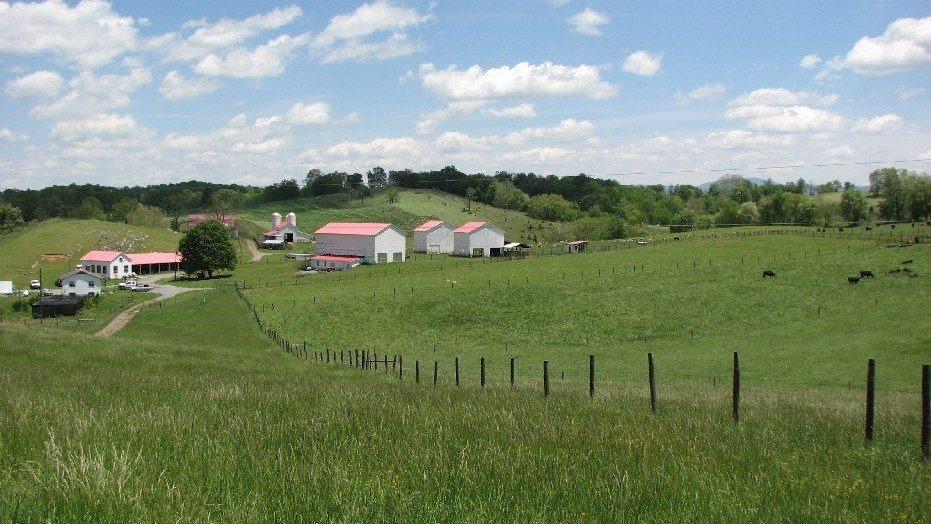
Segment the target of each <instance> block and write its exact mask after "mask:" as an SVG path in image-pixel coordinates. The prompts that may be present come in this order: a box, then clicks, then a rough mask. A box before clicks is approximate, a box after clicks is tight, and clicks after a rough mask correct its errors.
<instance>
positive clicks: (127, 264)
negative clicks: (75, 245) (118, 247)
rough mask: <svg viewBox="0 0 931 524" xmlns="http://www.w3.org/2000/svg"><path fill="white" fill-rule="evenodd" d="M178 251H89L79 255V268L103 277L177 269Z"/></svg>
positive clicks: (127, 275)
mask: <svg viewBox="0 0 931 524" xmlns="http://www.w3.org/2000/svg"><path fill="white" fill-rule="evenodd" d="M180 265H181V254H180V253H123V252H122V251H89V252H88V253H87V254H86V255H84V256H83V257H81V264H80V266H81V268H83V269H84V270H86V271H89V272H91V273H95V274H97V275H100V276H101V277H103V278H124V277H129V276H134V275H147V274H150V273H161V272H162V271H177V270H178V267H179V266H180Z"/></svg>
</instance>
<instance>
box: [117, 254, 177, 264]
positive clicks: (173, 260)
mask: <svg viewBox="0 0 931 524" xmlns="http://www.w3.org/2000/svg"><path fill="white" fill-rule="evenodd" d="M129 258H130V260H132V261H133V265H136V264H177V263H180V262H181V253H130V254H129Z"/></svg>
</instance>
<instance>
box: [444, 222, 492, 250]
mask: <svg viewBox="0 0 931 524" xmlns="http://www.w3.org/2000/svg"><path fill="white" fill-rule="evenodd" d="M501 247H504V231H502V230H500V229H498V228H497V227H495V226H493V225H491V224H485V225H484V226H482V227H480V228H478V229H476V230H475V231H473V232H471V233H455V234H454V238H453V253H454V254H456V255H459V256H463V257H470V256H472V250H473V249H478V248H481V249H482V256H484V257H489V256H491V248H501Z"/></svg>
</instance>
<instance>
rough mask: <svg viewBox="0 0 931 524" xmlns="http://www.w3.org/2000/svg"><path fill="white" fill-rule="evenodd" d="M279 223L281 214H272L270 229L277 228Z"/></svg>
mask: <svg viewBox="0 0 931 524" xmlns="http://www.w3.org/2000/svg"><path fill="white" fill-rule="evenodd" d="M280 223H281V213H277V212H276V213H272V227H273V228H274V227H278V224H280Z"/></svg>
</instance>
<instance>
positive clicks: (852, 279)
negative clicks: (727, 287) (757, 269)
mask: <svg viewBox="0 0 931 524" xmlns="http://www.w3.org/2000/svg"><path fill="white" fill-rule="evenodd" d="M914 261H915V260H914V259H909V260H903V261H902V265H903V266H907V265H909V264H911V263H912V262H914ZM898 273H905V274H907V275H908V276H910V277H913V278H915V277H918V273H915V272H914V271H913V270H912V269H911V268H909V267H897V268H895V269H890V270H889V274H890V275H895V274H898ZM775 276H776V272H775V271H773V270H771V269H767V270H764V271H763V278H767V277H774V278H775ZM875 276H876V275H874V274H873V272H872V271H871V270H869V269H861V270H860V274H859V275H851V276H849V277H847V283H848V284H856V283H857V282H859V281H860V279H861V278H874V277H875Z"/></svg>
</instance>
